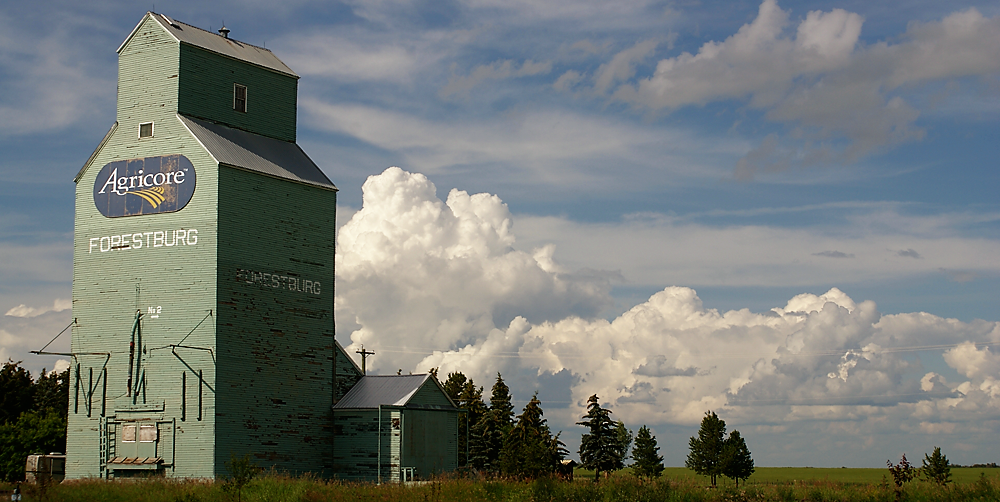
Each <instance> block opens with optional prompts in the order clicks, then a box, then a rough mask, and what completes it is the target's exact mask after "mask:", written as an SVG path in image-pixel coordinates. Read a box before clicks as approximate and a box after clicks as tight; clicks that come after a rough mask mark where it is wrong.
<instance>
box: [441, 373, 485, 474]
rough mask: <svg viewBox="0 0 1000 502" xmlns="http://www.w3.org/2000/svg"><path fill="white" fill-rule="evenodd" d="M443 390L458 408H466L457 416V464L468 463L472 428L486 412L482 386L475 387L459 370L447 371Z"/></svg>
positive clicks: (463, 464) (470, 453)
mask: <svg viewBox="0 0 1000 502" xmlns="http://www.w3.org/2000/svg"><path fill="white" fill-rule="evenodd" d="M442 387H444V391H445V393H446V394H448V397H450V398H451V400H452V401H454V402H455V405H456V406H458V407H459V408H461V409H463V410H466V413H463V414H462V415H460V416H459V428H458V459H459V460H458V465H459V466H465V465H469V463H470V457H471V456H472V452H471V450H472V441H471V439H472V436H473V434H474V432H473V428H474V427H475V425H476V424H477V423H479V421H480V419H481V417H482V416H483V414H485V413H486V405H485V404H484V403H483V388H482V387H476V384H475V382H473V381H472V379H471V378H466V376H465V375H464V374H463V373H461V372H455V373H449V374H448V380H446V381H445V382H444V385H442Z"/></svg>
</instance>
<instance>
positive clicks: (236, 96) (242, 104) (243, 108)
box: [233, 84, 247, 113]
mask: <svg viewBox="0 0 1000 502" xmlns="http://www.w3.org/2000/svg"><path fill="white" fill-rule="evenodd" d="M233 110H236V111H238V112H242V113H246V112H247V86H245V85H240V84H233Z"/></svg>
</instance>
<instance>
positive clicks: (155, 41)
mask: <svg viewBox="0 0 1000 502" xmlns="http://www.w3.org/2000/svg"><path fill="white" fill-rule="evenodd" d="M177 49H178V43H177V41H176V40H174V38H173V37H171V36H170V34H168V33H167V32H165V31H164V30H163V27H162V26H160V25H159V23H157V22H156V21H154V20H153V19H151V18H149V17H148V16H147V17H146V18H145V21H143V23H142V25H141V26H140V27H139V29H138V30H137V31H136V34H135V36H134V37H133V38H132V39H131V40H130V41H129V43H128V45H126V46H125V47H123V48H122V51H121V53H119V55H118V129H119V130H121V131H123V133H125V135H131V136H133V137H134V138H138V136H139V124H140V123H144V122H153V123H154V124H153V126H154V127H153V129H154V130H153V134H154V136H160V135H161V132H160V130H159V128H160V126H161V124H160V123H159V122H161V121H163V120H164V119H167V118H171V117H173V115H174V113H175V112H176V111H177V88H178V85H177V82H178V80H179V78H178V77H179V75H178V74H179V68H180V55H179V53H178V50H177ZM126 158H130V157H126ZM102 165H104V164H103V163H102V164H100V165H98V166H97V168H98V169H100V168H101V166H102Z"/></svg>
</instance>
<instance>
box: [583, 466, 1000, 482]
mask: <svg viewBox="0 0 1000 502" xmlns="http://www.w3.org/2000/svg"><path fill="white" fill-rule="evenodd" d="M980 473H984V474H985V475H986V476H987V477H989V478H995V477H997V476H998V475H1000V469H997V468H972V467H953V468H952V469H951V479H952V481H953V482H955V483H959V484H961V483H973V482H975V481H976V480H978V479H979V474H980ZM580 474H581V476H582V477H591V476H593V474H591V473H587V472H585V471H581V473H580ZM663 475H664V476H666V477H668V478H671V479H695V480H700V481H702V482H704V483H708V478H707V477H705V476H699V475H697V474H695V473H694V471H692V470H690V469H686V468H684V467H668V468H667V469H666V470H664V471H663ZM883 476H884V477H885V478H886V480H887V482H889V483H891V482H892V477H891V476H889V470H888V469H857V468H846V467H840V468H820V467H758V468H757V469H756V470H755V472H754V473H753V476H750V479H749V480H747V481H749V482H750V483H751V484H754V483H794V482H798V481H804V482H812V481H830V482H834V483H852V484H871V483H881V482H882V478H883ZM721 482H723V483H732V481H730V480H729V479H728V478H721Z"/></svg>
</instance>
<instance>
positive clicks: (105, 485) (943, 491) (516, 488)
mask: <svg viewBox="0 0 1000 502" xmlns="http://www.w3.org/2000/svg"><path fill="white" fill-rule="evenodd" d="M11 488H12V487H11V486H0V493H2V492H3V491H5V490H9V489H11ZM22 492H23V493H24V500H25V501H36V500H39V501H41V500H48V501H59V502H62V501H66V502H75V501H87V502H89V501H95V500H100V501H109V502H118V501H121V502H230V501H234V500H236V497H235V494H232V493H228V492H226V491H224V490H223V489H222V484H221V483H214V482H211V481H198V480H185V481H171V480H164V479H146V480H138V481H119V482H107V481H101V480H82V481H67V482H64V483H62V484H59V485H54V486H49V487H46V488H45V489H40V488H38V487H34V486H30V485H23V486H22ZM8 493H9V492H8ZM5 498H6V497H5ZM242 498H243V500H245V501H249V502H257V501H262V502H263V501H266V502H284V501H289V502H299V501H302V502H320V501H338V502H355V501H357V502H396V501H398V502H480V501H482V502H674V501H676V502H701V501H704V502H743V501H747V502H749V501H789V502H791V501H796V502H798V501H817V502H818V501H846V502H854V501H858V502H862V501H863V502H896V501H897V500H899V501H913V502H924V501H927V502H936V501H942V502H943V501H988V500H1000V477H997V476H994V477H987V476H985V475H984V476H981V477H980V478H979V479H977V480H976V481H974V482H970V483H961V484H951V485H949V486H947V487H939V486H937V485H934V484H931V483H928V482H924V481H916V482H911V483H908V484H907V485H906V486H905V487H904V488H903V491H902V492H901V493H899V494H898V499H897V493H896V491H895V489H894V487H893V486H891V484H883V483H850V482H840V481H830V480H811V481H794V482H772V483H748V484H747V485H746V486H741V487H740V489H738V490H737V489H736V488H735V487H733V486H720V487H719V488H716V489H711V488H708V487H707V486H706V484H705V483H704V482H703V481H701V480H698V479H694V478H665V477H661V478H660V479H657V480H653V481H648V480H642V479H638V478H635V477H633V476H630V475H619V476H613V477H611V478H608V479H602V480H601V481H600V482H599V483H594V482H593V481H591V480H589V479H588V480H580V479H578V480H577V481H575V482H566V481H561V480H556V479H548V478H546V479H538V480H534V481H517V480H487V479H459V478H456V479H439V480H436V481H433V482H429V483H423V484H415V485H407V486H403V485H396V484H385V485H375V484H367V483H342V482H328V481H323V480H319V479H315V478H312V477H309V476H305V477H297V478H293V477H288V476H282V475H279V474H274V473H270V474H267V475H263V476H261V477H259V478H257V479H254V480H253V481H251V482H250V483H249V484H248V485H247V486H246V487H245V488H244V490H243V493H242Z"/></svg>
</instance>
